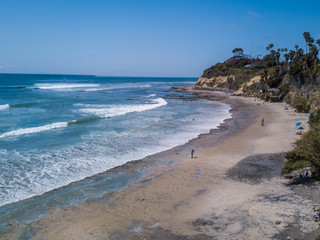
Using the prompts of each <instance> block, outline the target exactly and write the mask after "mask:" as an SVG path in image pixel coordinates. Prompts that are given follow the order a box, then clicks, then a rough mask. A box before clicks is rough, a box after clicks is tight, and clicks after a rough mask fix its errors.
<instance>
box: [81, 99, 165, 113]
mask: <svg viewBox="0 0 320 240" xmlns="http://www.w3.org/2000/svg"><path fill="white" fill-rule="evenodd" d="M152 101H153V102H154V103H148V104H137V105H117V106H110V107H108V108H83V109H79V112H80V113H83V114H91V115H97V116H100V117H105V118H109V117H116V116H121V115H125V114H127V113H133V112H144V111H148V110H151V109H155V108H158V107H161V106H165V105H167V101H166V100H164V99H163V98H157V99H154V100H152Z"/></svg>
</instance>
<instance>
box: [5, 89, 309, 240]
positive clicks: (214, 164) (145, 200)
mask: <svg viewBox="0 0 320 240" xmlns="http://www.w3.org/2000/svg"><path fill="white" fill-rule="evenodd" d="M198 93H199V94H200V95H201V94H205V96H203V95H202V96H203V97H205V98H209V99H210V98H213V99H215V100H216V101H217V99H218V98H219V100H220V101H222V102H223V101H226V102H228V104H230V105H231V109H237V113H236V114H233V118H232V120H229V121H228V120H227V121H225V122H226V123H225V124H222V125H221V128H218V129H217V130H216V131H215V130H213V131H210V133H209V134H201V135H199V137H198V138H196V139H193V140H191V141H189V143H187V144H185V145H182V146H179V147H175V148H173V149H170V150H167V151H164V152H162V153H159V154H160V155H161V154H162V155H163V157H166V158H168V159H173V158H180V159H182V160H181V161H176V162H174V163H171V164H169V165H166V166H160V167H159V166H156V167H155V168H154V169H153V173H152V174H151V175H150V176H148V177H147V178H145V179H144V180H142V181H138V182H136V183H133V184H131V185H130V186H129V187H127V188H126V189H124V190H122V191H117V192H114V193H113V194H111V196H110V198H109V199H108V201H107V202H85V203H82V204H79V206H77V207H68V208H61V209H60V210H56V209H51V210H50V211H49V212H48V213H47V214H46V216H44V217H43V218H42V219H40V220H39V221H37V222H34V223H32V224H31V225H30V228H32V229H36V233H34V235H33V238H32V239H43V238H44V237H45V239H55V238H56V237H57V236H59V239H138V237H139V236H140V237H141V236H145V237H146V239H149V238H148V237H150V236H152V234H154V233H155V232H158V233H160V234H162V235H163V236H165V234H167V235H166V236H167V237H169V238H168V239H175V238H176V239H184V238H178V237H183V236H184V237H186V236H188V237H190V238H188V239H198V238H197V237H199V236H201V237H202V239H211V238H212V237H215V238H217V239H224V238H225V237H227V236H232V237H234V238H240V239H241V236H246V235H248V234H249V233H250V234H249V235H248V236H250V237H249V238H247V239H256V238H259V237H260V238H261V237H262V236H263V237H264V238H265V237H267V238H270V237H272V236H274V235H275V234H276V233H277V231H275V230H274V224H273V223H272V224H270V222H269V221H268V224H267V226H264V227H265V228H266V231H262V232H259V231H257V230H254V227H252V226H249V227H248V226H247V227H246V228H247V229H249V230H242V231H240V232H239V229H240V230H241V229H243V227H241V221H243V220H245V218H248V216H247V215H243V216H241V214H239V213H240V212H241V213H242V211H240V210H239V209H242V208H243V205H246V204H247V203H252V201H253V200H252V199H251V198H254V196H255V197H257V196H260V195H261V193H262V192H263V190H264V188H265V187H267V188H269V190H270V188H271V189H272V187H274V186H275V185H276V186H277V187H278V188H277V189H276V190H277V191H279V192H281V193H283V194H289V192H290V191H289V190H288V189H286V188H285V187H284V182H285V180H284V179H281V178H280V177H272V178H271V179H269V180H267V181H262V183H259V184H257V185H254V186H255V187H254V188H255V189H251V187H250V186H251V185H250V184H249V186H248V183H244V182H238V181H236V180H232V179H229V178H228V177H227V176H226V171H227V170H228V169H230V168H231V167H233V166H235V165H236V164H237V163H239V162H240V161H242V160H243V159H245V158H246V157H249V156H252V155H254V154H268V153H277V152H283V151H276V152H274V151H275V150H284V151H288V150H289V149H290V148H291V143H292V142H293V141H294V139H295V135H294V133H290V134H289V135H287V136H282V139H281V140H282V142H281V143H272V142H271V143H270V142H269V140H274V139H273V137H274V136H272V134H270V132H272V133H274V134H275V136H276V135H277V132H276V131H274V129H273V128H276V130H277V129H278V128H277V127H276V126H275V124H279V121H275V120H273V119H269V118H270V116H271V115H273V116H277V115H278V113H279V114H280V113H281V112H282V115H281V114H280V115H281V117H284V116H286V115H288V114H287V113H286V112H284V111H283V110H282V109H280V108H281V107H282V106H281V104H278V105H277V104H276V105H274V103H272V104H273V105H270V104H269V103H267V104H265V105H263V106H256V104H255V102H253V100H252V99H246V98H241V97H240V98H239V97H229V96H227V95H226V94H224V96H222V95H221V94H217V93H213V94H212V93H210V94H209V93H205V92H204V91H201V93H200V92H198ZM208 94H209V95H210V96H208ZM211 100H212V99H211ZM275 108H276V109H277V111H275ZM280 110H282V111H280ZM283 112H284V113H283ZM261 117H264V118H265V119H266V127H264V129H262V130H261V126H260V124H259V121H260V118H261ZM286 117H287V118H289V119H290V118H292V117H291V116H290V117H289V116H286ZM297 117H299V119H300V118H303V116H302V115H301V116H300V115H299V114H297V115H296V117H295V118H294V119H293V122H294V121H296V118H297ZM304 118H306V117H304ZM274 122H276V123H274ZM230 123H231V124H230ZM269 124H270V125H271V126H269ZM286 125H288V123H287V124H286ZM287 128H288V127H287ZM293 129H294V128H293ZM278 130H280V131H283V129H281V128H280V129H278ZM219 131H220V134H215V133H216V132H219ZM269 131H270V132H269ZM293 131H294V130H293ZM281 133H282V132H281ZM218 135H220V136H219V137H217V136H218ZM221 136H222V138H221ZM277 137H279V136H277ZM280 137H281V136H280ZM249 143H250V144H249ZM278 145H281V146H278ZM187 146H197V148H196V149H195V150H196V152H195V156H196V158H194V159H191V158H190V156H189V151H188V147H187ZM261 148H263V150H262V149H261ZM177 149H179V151H181V152H179V154H176V153H177ZM157 155H158V154H155V155H151V156H149V157H147V158H149V160H148V161H150V158H151V160H152V158H153V160H155V158H156V157H157ZM147 158H145V159H147ZM215 158H218V159H215ZM222 160H223V161H222ZM142 162H143V161H142ZM149 163H150V162H149ZM131 164H133V163H131ZM142 165H143V164H142ZM151 165H152V163H151ZM129 168H130V167H129ZM275 179H276V180H275ZM275 182H276V183H277V184H275ZM270 183H272V184H270ZM261 185H265V186H264V187H261ZM235 187H236V188H235ZM284 188H285V189H284ZM240 189H242V190H244V191H245V192H246V195H245V196H243V195H244V194H243V192H241V191H240ZM253 190H255V191H253ZM239 191H240V192H239ZM227 192H228V194H227ZM257 192H258V193H257ZM226 194H227V195H226ZM259 194H260V195H259ZM229 195H235V196H238V195H239V196H240V197H241V198H240V199H233V198H232V199H229V197H228V196H229ZM289 195H290V194H289ZM260 200H261V199H260ZM301 201H302V200H301ZM229 202H232V204H231V203H230V205H229ZM273 204H274V203H273ZM292 204H293V203H292ZM223 207H225V209H226V211H225V212H224V211H223V210H221V208H222V209H223ZM247 207H248V206H247ZM235 208H236V209H235ZM258 209H260V211H261V209H262V207H261V206H260V208H258ZM213 210H214V211H213ZM212 211H213V212H214V213H210V212H212ZM234 211H235V212H234ZM255 211H258V210H255ZM230 213H231V214H236V215H237V216H240V218H239V219H240V220H237V224H234V223H233V222H234V220H232V219H230V218H228V217H227V218H225V217H223V216H224V215H225V214H226V215H227V216H228V214H230ZM269 218H271V216H269ZM237 219H238V218H237ZM213 220H214V221H213ZM250 220H251V221H253V220H252V219H251V218H250ZM260 220H261V219H260ZM230 221H231V222H232V223H230ZM255 221H256V222H255V226H256V224H258V225H259V220H255ZM216 222H219V224H218V225H217V223H216ZM260 224H261V223H260ZM229 225H230V226H229ZM283 225H284V224H283ZM283 225H282V226H280V227H282V228H281V229H278V230H283V229H284V227H283ZM256 227H257V226H256ZM219 229H220V230H222V229H223V230H224V232H226V233H221V231H220V230H219ZM248 231H250V232H248ZM278 232H279V231H278ZM168 234H169V235H168ZM224 234H228V235H224ZM261 234H262V235H261ZM0 239H1V238H0Z"/></svg>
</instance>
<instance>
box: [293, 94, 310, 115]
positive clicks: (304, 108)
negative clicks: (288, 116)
mask: <svg viewBox="0 0 320 240" xmlns="http://www.w3.org/2000/svg"><path fill="white" fill-rule="evenodd" d="M292 106H293V107H294V108H295V109H297V111H298V112H303V113H307V112H309V111H310V105H309V104H308V102H307V100H306V99H305V98H303V97H296V98H295V99H294V100H293V102H292Z"/></svg>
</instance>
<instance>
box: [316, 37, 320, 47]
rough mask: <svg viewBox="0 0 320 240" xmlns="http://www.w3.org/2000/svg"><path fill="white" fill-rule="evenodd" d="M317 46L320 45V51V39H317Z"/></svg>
mask: <svg viewBox="0 0 320 240" xmlns="http://www.w3.org/2000/svg"><path fill="white" fill-rule="evenodd" d="M316 44H318V45H319V50H320V39H317V41H316Z"/></svg>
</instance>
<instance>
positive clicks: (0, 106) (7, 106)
mask: <svg viewBox="0 0 320 240" xmlns="http://www.w3.org/2000/svg"><path fill="white" fill-rule="evenodd" d="M9 107H10V106H9V104H3V105H0V110H5V109H8V108H9Z"/></svg>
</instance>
